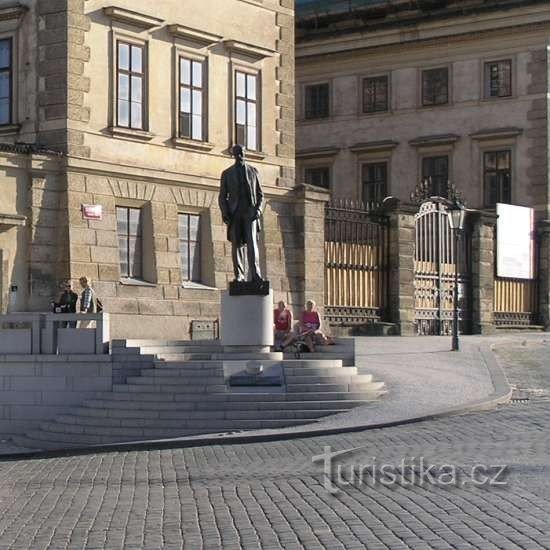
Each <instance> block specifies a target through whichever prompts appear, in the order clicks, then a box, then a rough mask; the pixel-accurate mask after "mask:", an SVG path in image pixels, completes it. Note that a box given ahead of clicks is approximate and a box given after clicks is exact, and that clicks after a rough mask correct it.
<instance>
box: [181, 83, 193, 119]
mask: <svg viewBox="0 0 550 550" xmlns="http://www.w3.org/2000/svg"><path fill="white" fill-rule="evenodd" d="M180 101H181V105H180V110H181V112H182V113H190V112H191V90H189V88H182V90H181V98H180Z"/></svg>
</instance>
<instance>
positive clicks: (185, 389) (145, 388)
mask: <svg viewBox="0 0 550 550" xmlns="http://www.w3.org/2000/svg"><path fill="white" fill-rule="evenodd" d="M158 382H159V380H157V379H155V378H151V380H144V377H142V376H128V378H127V383H126V384H114V385H113V391H115V392H119V393H141V392H148V393H151V392H157V393H160V394H163V393H164V392H167V393H172V394H184V395H186V394H188V395H197V394H202V393H223V392H225V391H226V389H227V388H226V386H225V384H219V383H218V384H199V383H197V384H196V385H191V384H186V383H185V381H184V380H181V381H180V383H179V384H171V383H170V382H163V383H160V384H159V383H158ZM115 386H116V388H115Z"/></svg>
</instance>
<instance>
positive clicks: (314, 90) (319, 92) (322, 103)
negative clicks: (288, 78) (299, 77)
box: [305, 83, 330, 120]
mask: <svg viewBox="0 0 550 550" xmlns="http://www.w3.org/2000/svg"><path fill="white" fill-rule="evenodd" d="M329 95H330V93H329V86H328V83H324V84H314V85H311V86H306V88H305V107H306V112H305V115H306V119H307V120H312V119H316V118H326V117H328V116H329Z"/></svg>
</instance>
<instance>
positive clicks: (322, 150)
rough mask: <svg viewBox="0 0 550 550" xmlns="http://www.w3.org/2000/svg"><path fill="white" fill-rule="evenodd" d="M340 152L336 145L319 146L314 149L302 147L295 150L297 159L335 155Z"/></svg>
mask: <svg viewBox="0 0 550 550" xmlns="http://www.w3.org/2000/svg"><path fill="white" fill-rule="evenodd" d="M339 152H340V149H339V148H336V147H319V148H315V149H302V150H301V151H297V152H296V157H297V158H299V159H314V158H326V157H335V156H336V155H337V154H338V153H339Z"/></svg>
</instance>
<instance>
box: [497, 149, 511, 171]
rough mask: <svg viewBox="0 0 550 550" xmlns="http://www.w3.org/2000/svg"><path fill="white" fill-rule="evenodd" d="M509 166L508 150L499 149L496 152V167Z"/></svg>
mask: <svg viewBox="0 0 550 550" xmlns="http://www.w3.org/2000/svg"><path fill="white" fill-rule="evenodd" d="M508 168H510V153H509V152H508V151H500V152H499V153H498V154H497V169H498V170H505V169H508Z"/></svg>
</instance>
